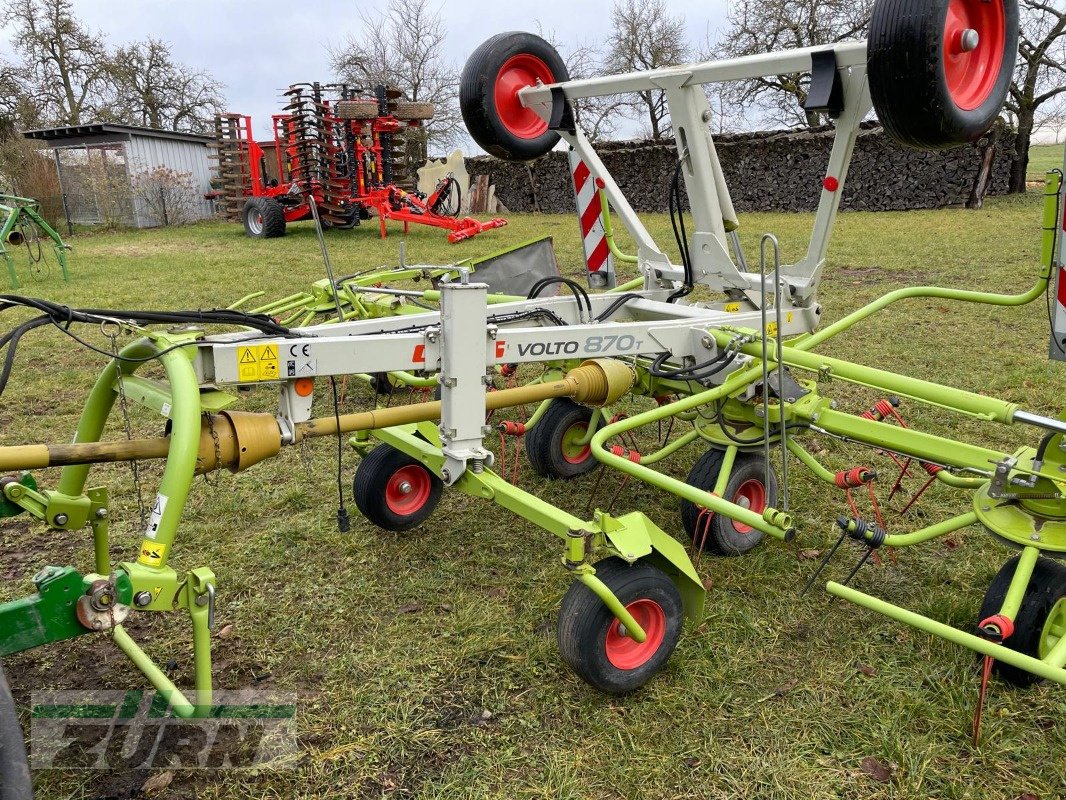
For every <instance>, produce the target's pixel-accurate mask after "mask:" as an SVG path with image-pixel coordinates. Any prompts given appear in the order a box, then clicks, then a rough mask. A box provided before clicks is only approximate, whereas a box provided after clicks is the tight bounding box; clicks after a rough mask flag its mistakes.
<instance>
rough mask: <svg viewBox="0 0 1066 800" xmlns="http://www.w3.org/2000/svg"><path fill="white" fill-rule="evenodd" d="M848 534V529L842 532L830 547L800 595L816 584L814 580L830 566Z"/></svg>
mask: <svg viewBox="0 0 1066 800" xmlns="http://www.w3.org/2000/svg"><path fill="white" fill-rule="evenodd" d="M847 535H848V532H847V531H846V530H845V531H841V532H840V536H839V538H838V539H837V540H836V543H835V544H834V545H833V546H832V547H831V548H830V549H829V552H828V553H826V554H825V557H824V558H822V561H821V563H819V564H818V567H817V569H815V570H814V573H813V574H812V575H811V577H810V578H808V579H807V583H805V584H804V586H803V589H801V590H800V597H803V595H805V594H807V592H808V591H809V590H810V588H811V586H813V585H814V582H815V581H816V580H818V576H819V575H821V574H822V570H824V569H825V568H826V566H828V564H829V562H830V561H831V560H832V558H833V556H834V555H836V552H837V550H839V549H840V545H842V544H843V543H844V539H845V538H847Z"/></svg>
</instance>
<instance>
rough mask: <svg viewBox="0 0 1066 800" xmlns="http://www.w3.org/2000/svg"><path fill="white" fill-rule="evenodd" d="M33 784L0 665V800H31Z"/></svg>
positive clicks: (19, 730) (20, 733)
mask: <svg viewBox="0 0 1066 800" xmlns="http://www.w3.org/2000/svg"><path fill="white" fill-rule="evenodd" d="M32 798H33V781H32V780H31V778H30V767H29V764H28V763H27V761H26V745H25V742H24V740H23V738H22V728H21V727H20V726H19V717H18V712H17V711H16V710H15V701H14V700H13V699H12V697H11V689H10V688H9V687H8V685H7V676H6V675H4V668H3V666H2V665H0V800H32Z"/></svg>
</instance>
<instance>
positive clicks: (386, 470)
mask: <svg viewBox="0 0 1066 800" xmlns="http://www.w3.org/2000/svg"><path fill="white" fill-rule="evenodd" d="M443 489H444V483H443V481H441V479H440V478H438V477H437V476H436V475H434V474H433V473H432V472H430V471H429V470H428V469H427V468H426V467H425V465H423V464H420V463H419V462H418V461H415V459H413V458H411V457H410V456H409V455H407V454H406V453H402V452H400V451H399V450H397V449H396V448H395V447H392V446H391V445H387V444H382V445H378V446H377V447H375V448H374V449H373V450H371V451H370V452H369V453H368V454H367V455H366V458H364V459H363V460H362V461H361V462H360V463H359V468H358V469H356V471H355V481H354V483H353V486H352V490H353V493H354V495H355V505H356V506H357V507H358V508H359V511H360V512H361V513H362V515H363V516H364V517H366V518H367V519H368V520H370V522H372V523H374V524H375V525H377V526H378V527H379V528H384V529H385V530H387V531H406V530H410V529H411V528H414V527H416V526H418V525H421V524H422V523H423V522H425V521H426V520H427V519H428V518H429V517H430V515H431V514H432V513H433V511H434V510H435V509H436V508H437V503H439V502H440V496H441V492H442V490H443Z"/></svg>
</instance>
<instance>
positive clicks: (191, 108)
mask: <svg viewBox="0 0 1066 800" xmlns="http://www.w3.org/2000/svg"><path fill="white" fill-rule="evenodd" d="M111 62H112V66H111V70H110V80H111V87H112V91H113V92H114V101H113V109H112V113H113V114H114V116H116V117H117V118H118V119H120V120H121V121H123V122H128V123H132V124H135V125H144V126H147V127H149V128H164V129H167V130H173V131H186V132H192V133H202V132H203V131H205V130H207V129H208V127H209V126H210V124H211V120H212V119H213V118H214V115H215V114H216V113H217V112H219V111H221V110H222V107H223V105H224V103H225V101H224V100H223V98H222V88H223V86H222V84H221V83H220V82H219V81H217V80H215V78H214V77H212V76H211V74H210V73H208V72H206V71H204V70H197V69H193V68H192V67H189V66H188V65H186V64H181V63H179V62H177V61H175V60H174V56H173V54H172V53H171V51H170V45H169V44H167V43H166V42H164V41H162V40H161V39H155V38H148V39H145V40H144V41H142V42H134V43H133V44H131V45H127V46H125V47H119V48H118V49H117V50H116V51H115V53H114V55H113V56H112V59H111Z"/></svg>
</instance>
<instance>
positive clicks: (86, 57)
mask: <svg viewBox="0 0 1066 800" xmlns="http://www.w3.org/2000/svg"><path fill="white" fill-rule="evenodd" d="M5 12H6V13H7V17H8V19H9V20H10V22H11V24H12V25H13V27H14V33H13V36H12V46H13V48H14V50H15V53H16V54H17V55H18V56H19V57H20V59H21V62H22V63H21V69H20V70H19V73H20V74H19V80H20V82H21V84H22V86H23V87H24V91H25V93H26V94H27V95H28V96H29V97H31V98H32V99H33V101H34V102H35V103H36V104H37V105H38V107H39V108H40V115H41V117H42V118H43V119H45V120H48V121H50V122H55V123H58V124H62V125H80V124H81V123H82V122H83V121H86V120H88V119H90V118H92V117H93V116H95V115H96V113H97V111H98V110H99V109H100V108H101V107H103V106H104V105H106V98H105V95H106V91H107V77H108V68H109V66H110V60H109V58H108V52H107V46H106V44H105V42H104V39H103V36H102V35H101V34H99V33H94V32H92V31H90V30H88V29H87V28H85V27H84V26H83V25H82V24H81V23H80V22H79V21H78V19H77V17H76V16H75V15H74V12H73V8H72V5H71V0H10V1H9V2H8V3H7V5H6V6H5Z"/></svg>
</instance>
